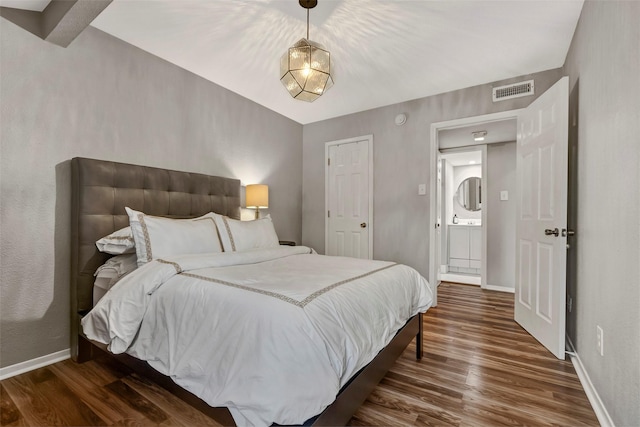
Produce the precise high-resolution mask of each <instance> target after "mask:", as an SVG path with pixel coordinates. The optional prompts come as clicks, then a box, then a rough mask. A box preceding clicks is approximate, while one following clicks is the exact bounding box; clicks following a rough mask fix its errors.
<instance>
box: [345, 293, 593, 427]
mask: <svg viewBox="0 0 640 427" xmlns="http://www.w3.org/2000/svg"><path fill="white" fill-rule="evenodd" d="M424 345H425V354H424V356H423V359H422V360H421V361H419V362H418V361H416V360H415V357H414V353H413V348H412V347H413V345H411V346H410V347H409V348H408V349H407V351H405V352H404V354H403V355H402V356H401V358H400V359H399V360H398V362H397V363H396V364H395V366H394V367H393V368H392V369H391V371H390V372H389V373H388V374H387V376H386V377H385V378H384V379H383V380H382V382H381V383H380V384H379V385H378V387H377V388H376V390H375V391H374V392H373V394H372V395H371V396H370V397H369V399H368V400H367V401H366V402H365V404H364V405H363V406H362V407H361V408H360V410H359V411H358V412H357V413H356V414H355V416H354V417H353V418H352V419H351V425H354V426H355V425H411V426H424V425H438V426H449V425H451V426H502V425H509V426H513V425H518V426H522V425H526V426H548V425H556V426H557V425H559V426H584V425H588V426H597V425H599V424H598V420H597V418H596V416H595V414H594V412H593V409H592V408H591V405H590V404H589V401H588V400H587V396H586V395H585V392H584V390H583V388H582V386H581V384H580V382H579V380H578V377H577V375H576V372H575V370H574V368H573V365H572V364H571V362H570V361H569V360H567V361H562V360H558V359H556V358H555V356H553V355H552V354H551V353H549V352H548V351H547V350H546V349H545V348H544V347H543V346H542V345H541V344H540V343H538V342H537V341H536V340H535V339H534V338H532V337H531V336H530V335H529V334H527V333H526V332H525V331H524V329H522V328H521V327H520V326H519V325H518V324H517V323H516V322H515V321H514V320H513V294H509V293H503V292H495V291H484V290H482V289H481V288H480V287H478V286H470V285H459V284H449V283H443V284H441V285H440V287H438V306H437V307H435V308H432V309H429V311H428V312H427V314H426V315H425V316H424Z"/></svg>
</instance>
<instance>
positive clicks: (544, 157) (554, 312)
mask: <svg viewBox="0 0 640 427" xmlns="http://www.w3.org/2000/svg"><path fill="white" fill-rule="evenodd" d="M568 96H569V78H568V77H563V78H562V79H560V80H559V81H558V82H557V83H556V84H555V85H553V86H552V87H551V88H550V89H549V90H547V91H546V92H545V93H544V94H542V95H541V96H540V97H539V98H538V99H536V100H535V101H534V102H533V103H532V104H531V105H530V106H529V107H527V108H526V109H524V110H523V112H522V113H521V114H520V115H519V116H518V137H517V140H518V141H517V149H516V150H517V173H516V175H517V191H518V203H517V204H516V206H517V207H516V210H517V223H516V242H517V243H516V289H515V320H516V322H518V323H519V324H520V325H521V326H522V327H523V328H524V329H526V330H527V332H529V333H530V334H531V335H533V337H534V338H536V339H537V340H538V341H540V343H542V344H543V345H544V346H545V347H547V349H549V351H551V352H552V353H553V354H554V355H555V356H556V357H558V358H559V359H564V358H565V344H564V343H565V320H566V312H565V301H566V259H567V246H566V245H567V238H566V236H565V232H564V231H565V230H566V224H567V179H568V163H567V160H568V155H567V146H568V110H569V107H568Z"/></svg>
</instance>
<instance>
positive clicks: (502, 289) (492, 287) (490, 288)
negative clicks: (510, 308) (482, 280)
mask: <svg viewBox="0 0 640 427" xmlns="http://www.w3.org/2000/svg"><path fill="white" fill-rule="evenodd" d="M482 289H486V290H488V291H498V292H509V293H512V294H514V293H515V292H516V290H515V288H505V287H504V286H495V285H485V286H483V287H482Z"/></svg>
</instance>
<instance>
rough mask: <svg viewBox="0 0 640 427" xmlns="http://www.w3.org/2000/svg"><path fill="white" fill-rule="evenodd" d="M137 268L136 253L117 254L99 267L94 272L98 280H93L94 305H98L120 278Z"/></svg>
mask: <svg viewBox="0 0 640 427" xmlns="http://www.w3.org/2000/svg"><path fill="white" fill-rule="evenodd" d="M136 268H138V264H137V256H136V254H127V255H116V256H114V257H112V258H109V259H108V260H107V262H105V263H104V264H102V265H101V266H100V267H98V269H97V270H96V272H95V273H94V276H95V278H96V280H95V281H94V282H93V305H96V304H97V303H98V301H100V298H102V297H103V296H104V294H106V293H107V291H108V290H109V289H111V287H112V286H113V285H115V284H116V283H117V282H118V280H120V279H122V278H123V277H124V276H126V275H127V274H129V273H131V272H132V271H133V270H135V269H136Z"/></svg>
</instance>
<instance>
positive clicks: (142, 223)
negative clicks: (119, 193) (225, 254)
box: [125, 207, 222, 266]
mask: <svg viewBox="0 0 640 427" xmlns="http://www.w3.org/2000/svg"><path fill="white" fill-rule="evenodd" d="M125 210H126V211H127V214H128V215H129V225H131V230H132V232H133V239H134V240H135V242H136V254H137V255H138V265H139V266H140V265H142V264H144V263H147V262H149V261H151V260H153V259H157V258H162V257H165V256H171V255H178V254H202V253H210V252H222V247H221V246H220V239H219V238H218V230H217V228H216V224H215V223H214V221H213V214H206V215H203V216H201V217H198V218H192V219H170V218H162V217H157V216H151V215H145V214H144V213H142V212H138V211H135V210H133V209H130V208H128V207H125Z"/></svg>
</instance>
